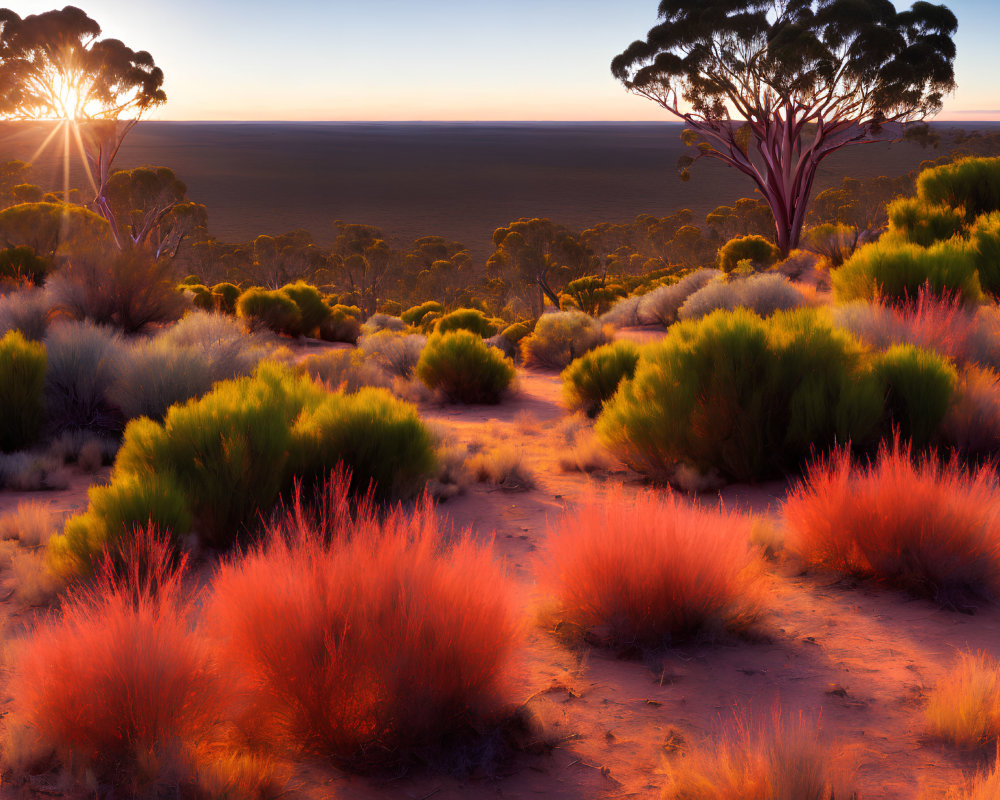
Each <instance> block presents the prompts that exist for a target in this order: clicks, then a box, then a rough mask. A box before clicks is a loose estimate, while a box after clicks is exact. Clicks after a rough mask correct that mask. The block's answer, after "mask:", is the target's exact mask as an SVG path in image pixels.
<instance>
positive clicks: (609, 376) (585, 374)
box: [560, 341, 639, 417]
mask: <svg viewBox="0 0 1000 800" xmlns="http://www.w3.org/2000/svg"><path fill="white" fill-rule="evenodd" d="M638 363H639V348H638V346H637V345H635V344H633V343H632V342H627V341H622V342H612V343H611V344H606V345H604V346H602V347H598V348H597V349H595V350H591V351H590V352H589V353H585V354H584V355H582V356H580V357H579V358H578V359H576V360H575V361H573V363H572V364H570V365H569V366H568V367H566V369H564V370H563V372H562V375H561V376H560V377H561V378H562V392H563V400H564V401H565V403H566V405H567V406H568V407H569V408H570V409H572V410H581V411H584V412H586V413H587V415H588V416H591V417H593V416H596V415H597V412H598V411H600V410H601V407H602V406H603V405H604V403H605V402H606V401H608V400H609V399H611V396H612V395H613V394H614V393H615V391H616V390H617V389H618V384H619V383H621V382H622V380H624V379H625V378H631V377H632V376H633V375H634V374H635V368H636V365H637V364H638Z"/></svg>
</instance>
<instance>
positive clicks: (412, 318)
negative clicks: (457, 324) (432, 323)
mask: <svg viewBox="0 0 1000 800" xmlns="http://www.w3.org/2000/svg"><path fill="white" fill-rule="evenodd" d="M432 311H436V312H438V313H442V312H444V306H443V305H441V303H439V302H438V301H437V300H428V301H427V302H425V303H421V304H420V305H419V306H413V308H409V309H407V310H406V311H404V312H403V313H402V314H400V319H401V320H403V322H405V323H406V324H407V325H413V326H414V327H418V328H419V327H422V326H421V322H422V321H423V318H424V317H425V316H426V315H427V314H429V313H431V312H432Z"/></svg>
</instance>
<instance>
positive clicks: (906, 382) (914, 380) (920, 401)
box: [872, 344, 958, 447]
mask: <svg viewBox="0 0 1000 800" xmlns="http://www.w3.org/2000/svg"><path fill="white" fill-rule="evenodd" d="M872 371H873V373H874V374H875V376H876V377H877V378H878V379H879V381H881V382H882V384H883V385H884V386H885V393H886V395H885V396H886V412H887V418H886V424H887V425H888V426H891V427H892V428H893V429H898V430H899V433H900V435H901V436H902V437H903V438H904V439H906V440H908V441H912V442H913V444H914V446H916V447H923V446H925V445H926V444H928V442H930V440H931V438H932V437H933V436H934V434H935V433H937V431H938V429H939V428H940V427H941V422H942V420H944V415H945V413H946V412H947V411H948V406H949V404H950V403H951V396H952V394H953V393H954V391H955V385H956V384H957V383H958V373H957V372H956V371H955V367H954V366H952V364H951V362H950V361H949V360H948V359H947V358H945V357H944V356H942V355H940V354H939V353H935V352H934V351H932V350H924V349H922V348H919V347H914V346H913V345H909V344H899V345H895V346H894V347H890V348H889V349H888V350H885V351H883V352H881V353H876V354H875V355H874V356H873V358H872Z"/></svg>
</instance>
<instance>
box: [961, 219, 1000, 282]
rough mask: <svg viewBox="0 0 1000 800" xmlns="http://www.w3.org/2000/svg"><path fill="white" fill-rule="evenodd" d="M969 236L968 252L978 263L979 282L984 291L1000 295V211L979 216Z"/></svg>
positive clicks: (975, 262)
mask: <svg viewBox="0 0 1000 800" xmlns="http://www.w3.org/2000/svg"><path fill="white" fill-rule="evenodd" d="M968 236H969V240H968V246H967V248H966V252H967V253H968V254H969V257H970V258H971V259H972V261H973V263H974V264H975V265H976V271H977V272H978V273H979V283H980V284H981V285H982V287H983V290H984V291H986V292H989V293H990V294H991V295H993V296H994V297H998V296H1000V212H997V211H993V212H991V213H989V214H983V215H982V216H981V217H979V218H977V219H976V221H975V223H974V224H973V225H972V227H971V228H969V229H968Z"/></svg>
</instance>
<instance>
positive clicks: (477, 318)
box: [434, 308, 497, 339]
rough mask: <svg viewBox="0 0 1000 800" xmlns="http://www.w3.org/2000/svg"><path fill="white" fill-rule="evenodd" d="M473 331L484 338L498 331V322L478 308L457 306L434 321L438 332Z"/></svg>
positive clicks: (435, 329)
mask: <svg viewBox="0 0 1000 800" xmlns="http://www.w3.org/2000/svg"><path fill="white" fill-rule="evenodd" d="M459 330H462V331H471V332H472V333H474V334H476V335H477V336H480V337H481V338H483V339H488V338H489V337H490V336H493V335H494V334H495V333H496V332H497V325H496V323H495V322H494V321H493V320H492V319H490V318H489V317H487V316H486V314H484V313H483V312H482V311H480V310H479V309H476V308H457V309H455V310H454V311H450V312H448V313H447V314H445V315H443V316H441V317H439V318H438V320H437V322H435V323H434V331H435V332H436V333H448V332H449V331H459Z"/></svg>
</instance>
